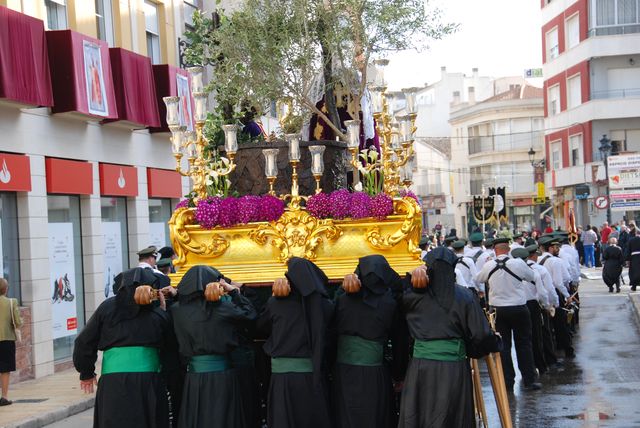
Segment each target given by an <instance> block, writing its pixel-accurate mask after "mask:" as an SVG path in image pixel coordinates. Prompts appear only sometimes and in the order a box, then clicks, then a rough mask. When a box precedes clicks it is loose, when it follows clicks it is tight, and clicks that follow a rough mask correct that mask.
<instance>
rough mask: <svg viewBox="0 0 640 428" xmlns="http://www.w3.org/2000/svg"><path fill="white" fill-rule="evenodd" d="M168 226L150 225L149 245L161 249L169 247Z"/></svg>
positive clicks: (160, 224)
mask: <svg viewBox="0 0 640 428" xmlns="http://www.w3.org/2000/svg"><path fill="white" fill-rule="evenodd" d="M166 228H167V224H166V223H149V245H153V246H155V247H156V248H158V249H160V248H162V247H164V246H166V245H167V232H166Z"/></svg>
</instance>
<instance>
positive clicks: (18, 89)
mask: <svg viewBox="0 0 640 428" xmlns="http://www.w3.org/2000/svg"><path fill="white" fill-rule="evenodd" d="M0 98H6V99H7V100H11V101H15V102H18V103H22V104H28V105H32V106H47V107H49V106H52V105H53V94H52V92H51V78H50V77H49V60H48V58H47V44H46V41H45V36H44V23H43V22H42V21H40V20H39V19H36V18H33V17H31V16H27V15H23V14H22V13H19V12H15V11H13V10H10V9H7V8H6V7H2V6H0Z"/></svg>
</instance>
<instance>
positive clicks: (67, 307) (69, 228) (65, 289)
mask: <svg viewBox="0 0 640 428" xmlns="http://www.w3.org/2000/svg"><path fill="white" fill-rule="evenodd" d="M49 272H50V280H51V286H52V296H51V305H52V308H51V317H52V325H53V338H54V339H59V338H61V337H66V336H72V335H74V334H76V333H77V329H78V315H77V310H76V284H75V281H76V269H75V253H74V247H73V224H72V223H49Z"/></svg>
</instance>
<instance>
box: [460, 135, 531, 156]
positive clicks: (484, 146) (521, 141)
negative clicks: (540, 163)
mask: <svg viewBox="0 0 640 428" xmlns="http://www.w3.org/2000/svg"><path fill="white" fill-rule="evenodd" d="M542 141H543V140H542V131H530V132H523V133H515V134H514V135H510V134H504V135H490V136H482V137H469V154H470V155H475V154H478V153H489V152H497V151H509V150H524V149H528V148H529V147H531V146H541V145H542Z"/></svg>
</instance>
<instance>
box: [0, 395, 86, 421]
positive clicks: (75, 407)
mask: <svg viewBox="0 0 640 428" xmlns="http://www.w3.org/2000/svg"><path fill="white" fill-rule="evenodd" d="M94 402H95V397H91V398H85V399H83V400H79V401H76V402H74V403H71V404H70V405H68V406H66V407H64V408H62V409H60V410H54V411H52V412H48V413H44V414H41V415H39V416H35V417H30V418H27V419H23V420H21V421H18V422H14V423H12V424H10V425H6V426H5V428H41V427H43V426H45V425H49V424H52V423H54V422H58V421H61V420H63V419H65V418H68V417H69V416H73V415H76V414H78V413H81V412H84V411H85V410H87V409H90V408H92V407H93V405H94Z"/></svg>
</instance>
